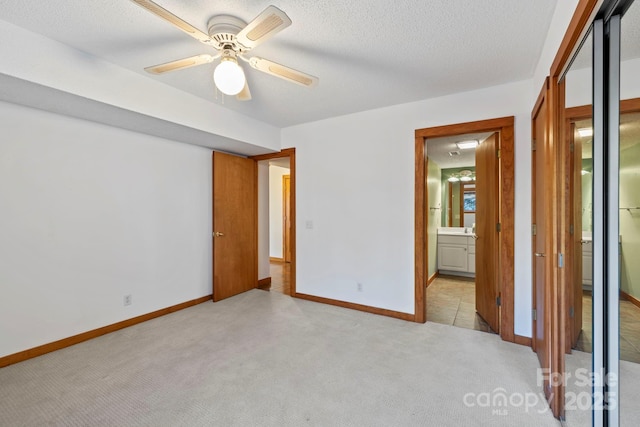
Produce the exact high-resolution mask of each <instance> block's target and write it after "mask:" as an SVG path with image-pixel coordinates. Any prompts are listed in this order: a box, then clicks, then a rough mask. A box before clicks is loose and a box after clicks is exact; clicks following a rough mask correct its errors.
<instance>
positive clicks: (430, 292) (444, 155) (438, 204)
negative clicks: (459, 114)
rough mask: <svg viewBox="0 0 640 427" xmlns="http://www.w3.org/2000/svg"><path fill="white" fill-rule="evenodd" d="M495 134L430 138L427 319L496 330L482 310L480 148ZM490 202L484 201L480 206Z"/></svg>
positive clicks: (428, 161) (427, 142)
mask: <svg viewBox="0 0 640 427" xmlns="http://www.w3.org/2000/svg"><path fill="white" fill-rule="evenodd" d="M492 135H493V132H480V133H470V134H463V135H455V136H445V137H439V138H427V139H426V141H425V144H426V153H427V193H428V200H427V202H428V217H427V230H428V243H427V244H428V251H427V253H428V280H427V321H429V322H436V323H442V324H447V325H453V326H457V327H462V328H466V329H474V330H479V331H483V332H495V330H493V329H492V328H491V326H490V325H489V324H488V323H487V321H486V320H485V319H484V318H483V317H482V315H480V314H479V313H478V311H477V310H476V280H475V278H476V239H477V235H476V230H475V228H476V219H475V218H476V205H477V202H478V199H477V197H476V185H478V186H482V185H486V183H482V182H478V181H477V179H476V176H477V174H476V149H477V148H478V147H479V146H480V145H481V144H483V143H484V142H485V141H486V140H487V138H489V137H490V136H492ZM483 202H484V203H486V201H484V200H482V201H480V204H482V203H483Z"/></svg>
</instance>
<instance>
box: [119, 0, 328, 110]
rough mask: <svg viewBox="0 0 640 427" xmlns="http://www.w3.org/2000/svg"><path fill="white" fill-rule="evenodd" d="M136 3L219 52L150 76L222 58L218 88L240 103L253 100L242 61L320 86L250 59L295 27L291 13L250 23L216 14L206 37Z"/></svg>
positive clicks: (274, 12) (154, 7)
mask: <svg viewBox="0 0 640 427" xmlns="http://www.w3.org/2000/svg"><path fill="white" fill-rule="evenodd" d="M132 1H133V2H134V3H136V4H138V5H139V6H141V7H143V8H145V9H146V10H148V11H149V12H151V13H153V14H154V15H156V16H158V17H160V18H162V19H164V20H165V21H167V22H169V23H170V24H172V25H174V26H175V27H177V28H178V29H180V30H182V31H184V32H185V33H187V34H188V35H190V36H191V37H193V38H195V39H196V40H198V41H200V42H202V43H204V44H206V45H207V46H211V47H213V48H215V49H216V50H217V51H218V52H217V53H216V54H214V55H210V54H206V53H205V54H201V55H195V56H191V57H189V58H183V59H178V60H176V61H171V62H166V63H164V64H159V65H154V66H151V67H147V68H145V71H147V72H149V73H152V74H162V73H167V72H170V71H176V70H182V69H185V68H189V67H194V66H196V65H202V64H209V63H211V62H213V61H215V60H216V59H218V58H220V64H218V65H217V66H216V69H215V71H214V73H213V79H214V82H215V85H216V87H217V88H218V90H220V91H221V92H222V93H224V94H225V95H230V96H233V95H235V96H236V98H237V99H238V100H240V101H248V100H250V99H251V92H250V91H249V86H248V84H247V79H246V77H245V75H244V71H243V70H242V67H240V65H239V64H238V59H241V60H243V61H244V62H247V63H248V64H249V65H250V66H251V67H252V68H255V69H256V70H258V71H262V72H264V73H267V74H271V75H272V76H276V77H280V78H281V79H284V80H286V81H289V82H292V83H296V84H299V85H302V86H307V87H312V86H315V85H316V84H318V78H317V77H314V76H312V75H309V74H306V73H303V72H301V71H298V70H294V69H293V68H289V67H286V66H284V65H281V64H278V63H276V62H273V61H269V60H268V59H264V58H259V57H257V56H252V57H247V56H246V54H247V53H248V52H249V51H251V49H253V48H255V47H256V46H258V45H259V44H261V43H263V42H265V41H267V40H268V39H269V38H271V37H273V36H274V35H275V34H277V33H279V32H280V31H282V30H284V29H285V28H287V27H288V26H289V25H291V19H290V18H289V17H288V16H287V14H286V13H284V12H283V11H282V10H280V9H278V8H277V7H275V6H269V7H267V8H266V9H265V10H263V11H262V13H260V15H258V16H257V17H256V18H255V19H254V20H253V21H251V22H250V23H248V24H247V23H246V22H244V21H243V20H241V19H239V18H236V17H234V16H230V15H216V16H214V17H212V18H211V19H209V22H208V24H207V27H208V34H205V33H204V32H202V31H200V30H199V29H197V28H195V27H194V26H192V25H191V24H189V23H187V22H185V21H183V20H182V19H181V18H178V17H177V16H176V15H174V14H173V13H171V12H169V11H168V10H166V9H164V8H163V7H161V6H159V5H158V4H156V3H154V2H153V1H151V0H132Z"/></svg>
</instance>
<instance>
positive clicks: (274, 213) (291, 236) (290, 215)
mask: <svg viewBox="0 0 640 427" xmlns="http://www.w3.org/2000/svg"><path fill="white" fill-rule="evenodd" d="M252 158H253V159H254V160H256V161H257V163H258V210H259V215H258V234H259V238H258V245H259V250H258V263H259V275H260V280H259V281H258V288H259V289H262V290H268V291H273V292H279V293H282V294H285V295H291V296H294V295H295V293H296V288H295V265H296V264H295V261H296V250H295V246H296V245H295V235H296V232H295V218H296V216H295V149H293V148H290V149H285V150H282V151H281V152H279V153H273V154H265V155H261V156H254V157H252Z"/></svg>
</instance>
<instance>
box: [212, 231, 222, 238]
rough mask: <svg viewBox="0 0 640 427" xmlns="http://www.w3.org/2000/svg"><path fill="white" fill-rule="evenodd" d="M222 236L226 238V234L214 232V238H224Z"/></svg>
mask: <svg viewBox="0 0 640 427" xmlns="http://www.w3.org/2000/svg"><path fill="white" fill-rule="evenodd" d="M222 236H224V233H221V232H219V231H214V232H213V237H222Z"/></svg>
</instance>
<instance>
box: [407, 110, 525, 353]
mask: <svg viewBox="0 0 640 427" xmlns="http://www.w3.org/2000/svg"><path fill="white" fill-rule="evenodd" d="M514 122H515V119H514V117H513V116H510V117H502V118H498V119H489V120H480V121H476V122H468V123H459V124H453V125H445V126H437V127H431V128H424V129H416V131H415V230H414V231H415V233H414V237H415V242H414V243H415V245H414V255H415V314H414V319H413V320H414V321H415V322H418V323H425V322H426V321H427V300H426V280H427V259H428V249H427V243H428V232H427V214H428V208H427V206H426V201H427V185H426V178H427V175H426V169H427V168H426V161H427V156H426V149H425V143H426V139H427V138H438V137H443V136H454V135H463V134H467V133H475V132H500V138H501V142H500V145H501V153H500V171H499V173H500V182H501V184H502V187H501V204H500V212H501V218H500V222H501V224H502V231H501V233H500V245H501V251H500V262H501V265H502V266H503V268H502V272H501V273H502V274H501V280H500V283H499V288H500V293H501V303H502V305H501V316H500V336H501V338H502V339H503V340H504V341H510V342H519V343H527V344H528V338H526V337H517V336H516V335H515V334H514V329H513V306H514V299H513V293H514V257H513V248H514V216H515V212H514V192H515V188H514V178H515V163H514Z"/></svg>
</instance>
